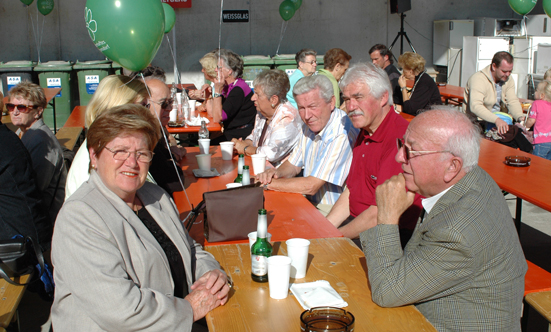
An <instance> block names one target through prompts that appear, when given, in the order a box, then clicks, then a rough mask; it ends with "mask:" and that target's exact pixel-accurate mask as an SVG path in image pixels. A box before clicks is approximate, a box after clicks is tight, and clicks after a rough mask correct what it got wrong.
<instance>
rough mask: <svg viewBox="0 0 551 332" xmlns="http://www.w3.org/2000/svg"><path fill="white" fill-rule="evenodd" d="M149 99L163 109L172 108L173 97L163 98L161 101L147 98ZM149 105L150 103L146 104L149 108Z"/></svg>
mask: <svg viewBox="0 0 551 332" xmlns="http://www.w3.org/2000/svg"><path fill="white" fill-rule="evenodd" d="M149 101H150V102H153V103H155V104H157V105H159V106H161V109H163V110H166V109H169V108H172V103H174V99H165V100H164V101H162V102H159V101H155V100H149ZM150 105H151V104H147V108H149V106H150Z"/></svg>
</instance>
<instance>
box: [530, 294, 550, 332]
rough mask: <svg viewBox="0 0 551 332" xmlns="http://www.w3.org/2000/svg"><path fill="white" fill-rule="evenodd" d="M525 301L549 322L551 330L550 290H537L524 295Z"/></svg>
mask: <svg viewBox="0 0 551 332" xmlns="http://www.w3.org/2000/svg"><path fill="white" fill-rule="evenodd" d="M526 302H528V303H529V304H530V306H532V307H533V308H534V309H536V311H537V312H538V313H540V315H542V316H543V317H544V318H545V319H546V320H547V321H548V322H549V331H550V332H551V292H538V293H530V294H528V295H526Z"/></svg>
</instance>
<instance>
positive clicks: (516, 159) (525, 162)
mask: <svg viewBox="0 0 551 332" xmlns="http://www.w3.org/2000/svg"><path fill="white" fill-rule="evenodd" d="M530 160H532V159H530V158H528V157H524V156H507V157H505V165H508V166H514V167H526V166H530Z"/></svg>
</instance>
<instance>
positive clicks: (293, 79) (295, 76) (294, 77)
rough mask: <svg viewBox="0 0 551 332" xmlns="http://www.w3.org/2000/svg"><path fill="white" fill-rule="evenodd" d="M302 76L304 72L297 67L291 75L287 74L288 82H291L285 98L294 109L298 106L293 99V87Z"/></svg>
mask: <svg viewBox="0 0 551 332" xmlns="http://www.w3.org/2000/svg"><path fill="white" fill-rule="evenodd" d="M303 77H304V74H303V73H302V72H301V71H300V69H298V68H297V70H295V72H294V73H293V74H292V75H291V76H289V83H290V84H291V88H290V89H289V92H287V100H288V101H289V102H290V103H291V105H293V107H294V108H296V109H298V106H297V102H296V101H295V97H294V96H293V88H294V87H295V84H297V82H298V80H300V79H301V78H303Z"/></svg>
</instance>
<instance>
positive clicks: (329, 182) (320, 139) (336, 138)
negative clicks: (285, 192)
mask: <svg viewBox="0 0 551 332" xmlns="http://www.w3.org/2000/svg"><path fill="white" fill-rule="evenodd" d="M357 135H358V129H356V128H354V127H352V123H351V122H350V119H349V118H348V116H347V115H346V113H345V112H344V111H343V110H341V109H338V108H335V109H334V110H333V111H332V112H331V118H330V119H329V122H328V123H327V124H326V125H325V127H324V128H323V130H321V131H320V132H319V133H317V134H316V133H314V132H312V131H311V130H310V129H309V128H308V126H307V125H306V124H304V125H303V126H302V135H301V136H300V139H299V141H298V144H297V146H296V147H295V149H294V150H293V152H292V153H291V155H290V156H289V159H288V161H289V162H290V163H291V164H293V165H295V166H297V167H303V168H304V177H307V176H313V177H316V178H318V179H320V180H323V181H325V184H324V185H323V186H322V187H321V188H320V190H319V191H318V192H317V193H316V194H315V195H313V196H307V198H308V199H309V200H310V201H311V202H312V203H313V204H315V205H317V204H319V203H322V204H335V202H336V201H337V199H339V196H340V195H341V193H342V192H343V187H344V183H345V181H346V178H347V177H348V171H349V170H350V164H351V162H352V148H353V147H354V142H355V140H356V136H357Z"/></svg>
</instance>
